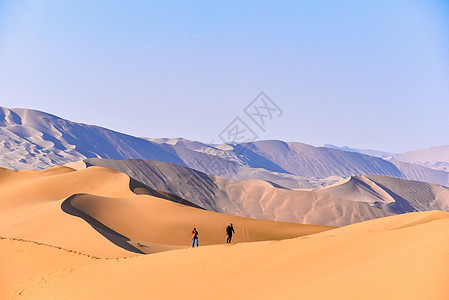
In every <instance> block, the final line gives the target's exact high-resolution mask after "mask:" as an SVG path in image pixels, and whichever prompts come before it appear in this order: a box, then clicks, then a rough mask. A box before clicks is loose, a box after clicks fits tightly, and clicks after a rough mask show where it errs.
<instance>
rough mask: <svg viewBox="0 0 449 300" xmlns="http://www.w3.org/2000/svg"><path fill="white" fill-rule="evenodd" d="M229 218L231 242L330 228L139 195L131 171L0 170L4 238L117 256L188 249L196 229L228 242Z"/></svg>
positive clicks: (203, 239) (208, 239)
mask: <svg viewBox="0 0 449 300" xmlns="http://www.w3.org/2000/svg"><path fill="white" fill-rule="evenodd" d="M140 189H144V188H142V187H141V188H140ZM141 192H142V191H141ZM147 194H151V193H150V192H149V191H148V193H147ZM231 222H232V223H234V225H235V230H236V235H235V238H234V240H233V241H234V242H248V241H260V240H273V239H284V238H291V237H298V236H303V235H307V234H311V233H316V232H321V231H323V230H328V229H330V228H331V227H326V226H311V225H302V224H293V223H282V222H271V221H262V220H253V219H248V218H242V217H235V216H229V215H225V214H219V213H213V212H208V211H206V210H202V209H197V208H193V207H189V206H185V205H181V204H178V203H175V202H172V201H168V200H165V199H161V198H158V197H155V196H151V195H136V194H134V193H133V192H132V191H131V190H130V178H129V177H128V176H127V175H126V174H124V173H120V172H118V171H114V170H110V169H106V168H102V167H91V168H88V169H83V170H79V171H75V170H73V169H71V168H68V167H55V168H52V169H48V170H45V171H18V172H17V171H11V170H7V169H0V235H1V236H5V237H13V238H23V239H27V240H33V241H38V242H43V243H47V244H50V245H55V246H60V247H64V248H69V249H72V250H76V251H80V252H83V253H86V254H91V255H95V256H100V257H120V256H126V255H130V254H135V253H151V252H158V251H163V250H169V249H175V248H180V247H181V248H182V247H188V246H189V244H190V238H191V230H192V228H193V227H196V228H197V229H198V231H199V233H200V234H199V237H200V244H201V245H208V244H217V243H224V242H225V241H226V236H225V228H226V226H227V225H228V224H229V223H231Z"/></svg>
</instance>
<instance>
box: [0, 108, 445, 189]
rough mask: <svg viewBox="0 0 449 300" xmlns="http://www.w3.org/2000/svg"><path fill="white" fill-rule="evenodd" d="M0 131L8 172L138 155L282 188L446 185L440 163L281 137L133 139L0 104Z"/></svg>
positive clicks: (1, 161)
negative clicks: (361, 178) (397, 181)
mask: <svg viewBox="0 0 449 300" xmlns="http://www.w3.org/2000/svg"><path fill="white" fill-rule="evenodd" d="M0 136H1V137H2V142H1V143H2V144H0V166H3V167H6V168H10V169H16V170H20V169H30V168H32V169H45V168H48V167H52V166H55V165H63V164H66V163H69V162H74V161H79V160H82V159H85V158H106V159H146V160H155V161H163V162H169V163H174V164H178V165H181V166H185V167H189V168H192V169H195V170H198V171H201V172H205V173H207V174H209V175H214V176H219V177H223V178H227V179H234V180H235V179H237V180H238V179H261V180H266V181H270V182H273V183H277V184H279V185H282V186H285V187H288V188H316V187H323V186H326V185H329V184H332V183H335V182H336V181H338V180H339V179H342V178H346V177H349V176H354V175H362V174H377V175H387V176H393V177H398V178H403V179H410V180H419V181H425V182H430V183H436V184H441V185H445V186H449V173H448V172H446V171H445V170H444V168H443V169H439V170H435V169H432V168H428V167H426V165H423V164H422V163H420V164H421V165H416V164H413V163H409V162H407V161H405V162H399V160H401V156H394V160H391V161H388V160H385V159H382V158H379V157H374V156H369V155H366V154H362V153H358V152H348V151H342V150H339V149H332V148H328V147H313V146H310V145H306V144H302V143H286V142H282V141H256V142H252V143H244V144H238V145H207V144H204V143H201V142H195V141H188V140H184V139H150V138H147V139H145V138H137V137H133V136H130V135H126V134H122V133H119V132H115V131H112V130H109V129H105V128H101V127H98V126H92V125H86V124H81V123H75V122H71V121H67V120H64V119H62V118H59V117H56V116H53V115H50V114H47V113H44V112H39V111H35V110H28V109H7V108H0ZM441 151H443V152H444V149H443V150H441ZM439 158H441V159H443V158H444V156H441V157H440V156H439ZM405 160H407V159H405ZM442 163H444V162H442Z"/></svg>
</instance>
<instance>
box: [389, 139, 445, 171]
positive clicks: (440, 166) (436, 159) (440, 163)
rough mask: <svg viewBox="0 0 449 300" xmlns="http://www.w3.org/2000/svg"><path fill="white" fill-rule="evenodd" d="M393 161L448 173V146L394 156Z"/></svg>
mask: <svg viewBox="0 0 449 300" xmlns="http://www.w3.org/2000/svg"><path fill="white" fill-rule="evenodd" d="M392 159H393V160H397V161H402V162H408V163H413V164H419V165H422V166H425V167H428V168H432V169H436V170H440V171H445V172H448V171H449V145H446V146H437V147H430V148H425V149H420V150H415V151H410V152H405V153H401V154H397V155H394V156H393V157H392Z"/></svg>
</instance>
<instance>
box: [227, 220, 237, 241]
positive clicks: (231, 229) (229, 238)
mask: <svg viewBox="0 0 449 300" xmlns="http://www.w3.org/2000/svg"><path fill="white" fill-rule="evenodd" d="M233 233H235V231H234V227H233V226H232V223H231V224H229V225H228V227H226V235H227V236H228V239H227V240H226V243H228V244H230V243H231V240H232V234H233Z"/></svg>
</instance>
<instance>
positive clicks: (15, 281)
mask: <svg viewBox="0 0 449 300" xmlns="http://www.w3.org/2000/svg"><path fill="white" fill-rule="evenodd" d="M412 223H413V226H405V227H404V226H402V227H401V226H399V227H398V225H399V224H412ZM343 229H344V228H339V229H334V230H331V231H327V232H324V233H321V234H315V235H310V236H306V237H299V238H294V239H288V240H282V241H276V242H275V241H266V242H256V243H241V244H237V245H233V246H226V245H213V246H207V247H200V248H195V249H181V250H174V251H169V252H162V253H158V254H153V255H145V256H136V257H132V258H126V259H117V260H116V259H92V258H89V257H85V256H82V255H79V254H76V253H69V252H67V251H65V250H61V249H56V248H52V247H46V246H44V245H37V244H33V243H28V242H20V241H11V240H8V239H1V240H0V257H11V258H10V259H9V260H8V263H7V264H6V268H2V269H0V275H2V277H8V276H4V275H6V274H9V273H10V271H11V270H13V269H14V270H16V272H15V273H14V276H9V277H8V278H7V281H6V282H2V284H3V285H4V288H2V289H0V291H1V292H0V293H2V294H0V295H1V296H3V297H5V298H11V297H12V296H17V295H20V296H22V297H24V298H25V299H35V298H40V297H45V296H48V295H52V296H53V297H55V298H64V299H97V298H129V297H148V295H151V297H154V298H159V299H174V298H178V299H179V298H182V299H193V298H196V299H198V298H200V299H212V298H213V299H229V298H236V297H238V298H253V299H254V298H277V299H298V298H300V299H362V298H363V299H446V298H447V295H448V293H449V288H448V287H447V280H446V274H447V269H448V267H449V258H448V255H447V249H448V247H449V240H448V239H447V236H448V235H449V213H444V212H420V213H411V214H405V215H400V216H393V217H389V218H385V219H378V220H372V221H367V222H364V223H360V224H354V225H350V226H347V228H346V230H343ZM429 245H431V247H429ZM13 253H15V254H14V255H12V254H13ZM50 257H51V258H52V259H49V258H50ZM45 259H48V262H46V263H45V264H44V263H41V262H42V261H43V260H45ZM25 261H27V262H29V263H28V266H27V267H24V262H25ZM386 274H388V275H387V276H386ZM174 283H176V288H173V284H174ZM118 285H119V288H118ZM80 286H82V287H83V288H82V289H80V288H79V287H80Z"/></svg>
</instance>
